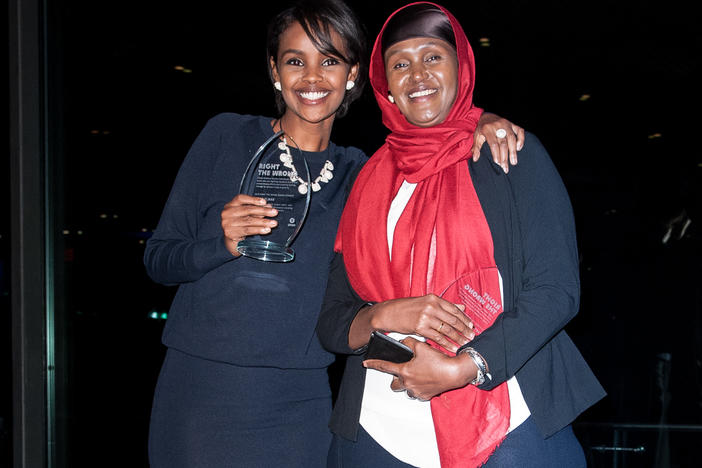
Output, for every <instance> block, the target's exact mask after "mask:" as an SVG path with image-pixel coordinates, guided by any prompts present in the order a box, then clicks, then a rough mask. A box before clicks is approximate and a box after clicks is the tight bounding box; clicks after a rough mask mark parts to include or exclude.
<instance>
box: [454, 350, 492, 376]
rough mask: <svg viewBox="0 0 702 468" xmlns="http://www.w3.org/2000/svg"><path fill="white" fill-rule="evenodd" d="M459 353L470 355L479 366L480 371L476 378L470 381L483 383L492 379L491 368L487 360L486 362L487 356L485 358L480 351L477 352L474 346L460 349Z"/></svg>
mask: <svg viewBox="0 0 702 468" xmlns="http://www.w3.org/2000/svg"><path fill="white" fill-rule="evenodd" d="M458 354H467V355H468V356H470V358H471V359H472V360H473V362H474V363H475V366H476V367H477V368H478V373H477V374H476V376H475V378H474V379H473V380H472V381H471V382H470V384H471V385H482V384H484V383H485V381H486V380H492V376H491V375H490V370H489V369H488V366H487V362H485V358H483V357H482V356H481V355H480V353H479V352H477V351H476V350H474V349H473V348H470V347H468V348H463V349H461V350H459V351H458Z"/></svg>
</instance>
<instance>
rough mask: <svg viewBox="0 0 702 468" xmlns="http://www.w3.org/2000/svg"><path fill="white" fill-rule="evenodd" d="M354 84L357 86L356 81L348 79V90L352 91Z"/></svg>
mask: <svg viewBox="0 0 702 468" xmlns="http://www.w3.org/2000/svg"><path fill="white" fill-rule="evenodd" d="M354 86H356V82H354V81H351V80H349V81H347V82H346V91H351V90H352V89H353V87H354Z"/></svg>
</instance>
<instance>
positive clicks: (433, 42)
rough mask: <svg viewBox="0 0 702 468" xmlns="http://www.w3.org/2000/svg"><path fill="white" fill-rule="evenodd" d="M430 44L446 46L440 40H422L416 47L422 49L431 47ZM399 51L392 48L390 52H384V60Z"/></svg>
mask: <svg viewBox="0 0 702 468" xmlns="http://www.w3.org/2000/svg"><path fill="white" fill-rule="evenodd" d="M410 39H412V38H410ZM431 46H435V47H436V46H438V47H442V48H446V46H445V45H444V44H442V43H440V42H436V41H431V40H429V41H427V42H423V43H422V45H420V46H418V47H417V49H424V48H426V47H431ZM390 47H392V46H390ZM400 51H401V50H393V51H391V52H390V53H386V55H385V60H387V59H389V58H390V57H392V56H393V55H395V54H398V53H400Z"/></svg>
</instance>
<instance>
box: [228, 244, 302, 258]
mask: <svg viewBox="0 0 702 468" xmlns="http://www.w3.org/2000/svg"><path fill="white" fill-rule="evenodd" d="M236 250H237V251H238V252H239V253H240V254H241V255H243V256H245V257H249V258H255V259H256V260H261V261H263V262H278V263H286V262H290V261H292V260H293V259H294V258H295V252H294V251H293V249H291V248H290V247H286V246H285V245H283V244H279V243H277V242H271V241H262V240H253V239H244V240H243V241H241V242H239V243H238V244H237V245H236Z"/></svg>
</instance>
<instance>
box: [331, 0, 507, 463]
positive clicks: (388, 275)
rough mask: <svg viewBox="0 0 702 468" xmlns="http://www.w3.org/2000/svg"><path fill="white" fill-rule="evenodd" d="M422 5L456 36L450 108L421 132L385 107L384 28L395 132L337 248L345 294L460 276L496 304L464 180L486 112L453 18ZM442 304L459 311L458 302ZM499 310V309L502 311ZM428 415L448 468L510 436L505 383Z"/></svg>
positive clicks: (459, 394) (378, 61) (480, 225)
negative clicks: (400, 202) (405, 187)
mask: <svg viewBox="0 0 702 468" xmlns="http://www.w3.org/2000/svg"><path fill="white" fill-rule="evenodd" d="M420 3H427V4H429V5H434V6H436V7H438V8H439V9H440V10H441V11H442V12H443V13H444V14H445V15H446V17H447V18H448V19H449V21H450V23H451V26H452V28H453V32H454V35H455V37H456V53H457V57H458V82H457V83H458V92H457V95H456V100H455V102H454V104H453V107H452V109H451V111H450V113H449V115H448V117H447V118H446V120H445V121H444V122H442V123H440V124H438V125H436V126H433V127H426V128H420V127H417V126H415V125H413V124H410V123H409V122H407V120H406V119H405V117H404V116H403V115H402V114H401V113H400V111H399V109H398V108H397V106H395V105H394V104H392V103H390V102H389V101H388V84H387V80H386V77H385V63H384V59H383V54H382V48H381V42H382V41H381V38H382V36H383V32H384V30H385V28H386V26H387V23H388V22H387V21H386V23H385V25H384V26H383V29H382V30H381V32H380V34H379V35H378V38H377V39H376V41H375V45H374V47H373V52H372V55H371V64H370V81H371V85H372V87H373V91H374V93H375V97H376V100H377V101H378V105H379V106H380V109H381V111H382V114H383V123H384V124H385V126H386V127H387V128H388V129H389V130H390V131H391V133H390V135H388V137H387V139H386V142H385V144H384V145H383V146H382V147H381V148H380V149H379V150H378V151H377V152H376V153H375V154H374V155H373V157H371V158H370V160H369V161H368V163H366V165H365V167H364V168H363V170H362V171H361V172H360V174H359V176H358V178H357V180H356V182H355V184H354V187H353V190H352V191H351V194H350V196H349V200H348V202H347V204H346V208H345V209H344V213H343V215H342V217H341V222H340V226H339V231H338V235H337V239H336V245H335V249H336V250H337V251H339V252H342V253H343V256H344V263H345V266H346V270H347V272H348V276H349V280H350V282H351V285H352V286H353V288H354V289H355V290H356V292H357V293H358V294H359V295H360V296H361V297H362V298H363V299H365V300H369V301H374V302H380V301H385V300H389V299H394V298H398V297H411V296H422V295H425V294H429V293H434V294H437V295H440V294H441V293H442V292H443V291H444V290H445V289H446V287H447V286H448V285H449V284H451V283H452V282H454V280H456V279H457V278H459V277H461V276H463V275H468V276H469V277H471V278H473V279H474V280H475V281H474V280H471V289H474V290H477V295H478V297H486V296H488V294H489V296H488V297H491V298H499V297H500V292H499V279H498V274H497V269H496V265H495V260H494V255H493V244H492V237H491V235H490V229H489V227H488V224H487V221H486V219H485V215H484V213H483V210H482V207H481V206H480V201H479V200H478V197H477V194H476V192H475V189H474V187H473V183H472V181H471V177H470V173H469V172H468V159H469V158H470V156H471V148H472V145H473V132H474V131H475V128H476V126H477V124H478V120H479V118H480V115H481V113H482V110H481V109H479V108H477V107H475V106H474V105H473V88H474V84H475V63H474V59H473V51H472V49H471V47H470V44H469V43H468V39H467V37H466V35H465V33H464V32H463V29H462V28H461V25H460V24H459V23H458V21H457V20H456V19H455V18H454V17H453V15H451V13H449V12H448V11H447V10H446V9H444V8H443V7H441V6H439V5H436V4H433V3H429V2H420ZM412 5H414V4H412ZM408 6H410V5H406V6H405V7H403V8H401V9H400V10H402V9H404V8H407V7H408ZM400 10H397V11H400ZM397 11H396V12H395V13H393V15H391V16H390V18H392V16H394V15H395V14H397ZM390 18H388V21H389V20H390ZM404 180H406V181H408V182H412V183H416V184H417V186H416V188H415V190H414V193H413V195H412V197H411V199H410V201H409V202H408V204H407V206H406V207H405V209H404V211H403V213H402V215H401V216H400V219H399V221H398V223H397V226H396V227H395V234H394V240H393V245H392V261H390V256H389V254H388V246H387V234H386V226H387V215H388V211H389V209H390V204H391V202H392V200H393V198H394V197H395V196H396V194H397V192H398V190H399V188H400V186H401V185H402V183H403V181H404ZM447 299H449V300H453V301H454V302H458V298H447ZM474 306H475V304H473V305H472V306H471V305H469V307H467V312H468V309H470V308H471V307H473V311H472V312H473V313H469V315H470V316H471V319H472V320H473V321H474V323H475V324H476V330H483V329H485V328H487V327H488V326H490V325H491V324H492V322H493V321H494V318H495V317H494V316H490V315H491V314H483V313H481V312H480V311H479V310H477V309H475V307H474ZM478 307H479V306H478ZM498 309H499V310H500V311H501V310H502V309H501V304H500V307H498ZM430 344H432V345H434V346H435V347H436V345H435V344H433V343H431V342H430ZM443 351H444V352H446V351H445V350H443ZM488 364H489V363H488ZM431 408H432V417H433V419H434V426H435V429H436V436H437V443H438V447H439V454H440V457H441V466H442V467H444V468H446V467H459V466H461V467H466V466H479V465H480V464H482V463H484V462H485V461H486V460H487V458H488V457H489V456H490V455H491V454H492V452H493V451H494V450H495V448H496V447H497V445H498V444H499V443H500V442H501V441H502V440H503V439H504V437H505V435H506V434H507V429H508V427H509V415H510V411H509V394H508V391H507V385H506V383H503V384H501V385H499V386H498V387H496V388H495V389H493V390H491V391H484V390H480V389H477V388H476V387H475V386H473V385H468V386H466V387H464V388H461V389H457V390H452V391H449V392H445V393H443V394H441V395H439V396H437V397H435V398H433V399H432V401H431Z"/></svg>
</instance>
